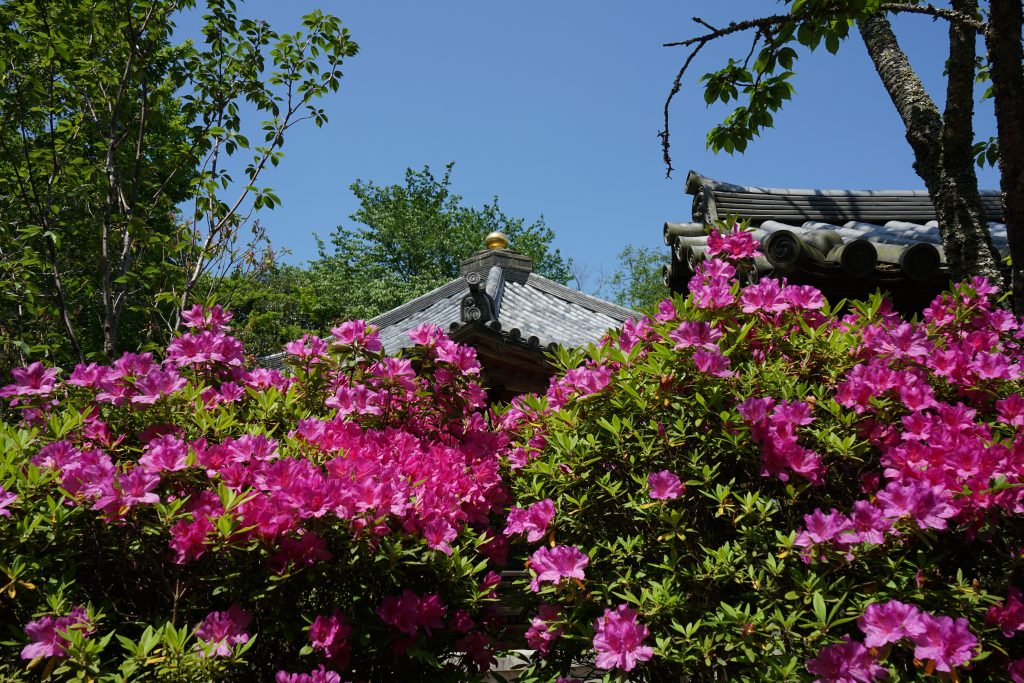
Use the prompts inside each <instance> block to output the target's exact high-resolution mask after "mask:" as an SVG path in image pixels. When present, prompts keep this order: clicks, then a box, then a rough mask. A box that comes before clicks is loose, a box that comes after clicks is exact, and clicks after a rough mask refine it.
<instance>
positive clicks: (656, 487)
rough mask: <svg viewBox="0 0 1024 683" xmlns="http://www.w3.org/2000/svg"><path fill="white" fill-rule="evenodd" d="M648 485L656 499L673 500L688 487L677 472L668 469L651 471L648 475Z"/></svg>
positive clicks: (652, 496)
mask: <svg viewBox="0 0 1024 683" xmlns="http://www.w3.org/2000/svg"><path fill="white" fill-rule="evenodd" d="M647 486H648V487H649V489H650V495H651V498H653V499H655V500H672V499H673V498H678V497H679V496H680V495H681V494H682V493H683V491H685V490H686V487H685V486H683V483H682V482H681V481H679V477H677V476H676V475H675V473H673V472H670V471H668V470H662V471H661V472H651V473H650V474H649V475H647Z"/></svg>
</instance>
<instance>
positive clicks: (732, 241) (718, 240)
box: [708, 225, 761, 260]
mask: <svg viewBox="0 0 1024 683" xmlns="http://www.w3.org/2000/svg"><path fill="white" fill-rule="evenodd" d="M758 247H760V244H759V243H758V241H757V240H755V239H754V235H753V233H750V232H747V231H746V230H743V229H742V228H740V226H739V225H733V226H732V230H731V231H730V232H727V233H726V234H724V235H723V234H722V233H721V232H720V231H719V230H718V229H716V228H712V229H711V232H710V233H709V234H708V256H719V255H721V256H724V257H726V258H729V259H733V260H739V259H751V258H754V257H755V256H760V255H761V250H760V249H759V248H758Z"/></svg>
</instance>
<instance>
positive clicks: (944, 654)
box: [913, 613, 978, 671]
mask: <svg viewBox="0 0 1024 683" xmlns="http://www.w3.org/2000/svg"><path fill="white" fill-rule="evenodd" d="M921 622H922V624H923V627H922V629H921V631H920V632H919V633H918V634H917V635H915V636H913V638H914V645H915V646H916V647H915V648H914V657H915V658H917V659H920V660H922V661H923V660H926V659H930V660H932V661H934V662H935V668H936V669H938V670H939V671H949V670H951V669H952V668H953V667H954V666H960V665H961V664H966V663H967V662H968V661H970V659H971V657H973V656H974V649H975V648H977V647H978V639H977V638H976V637H975V636H974V634H973V633H971V630H970V628H969V625H968V623H967V620H966V619H964V618H963V617H960V618H959V619H956V620H955V621H954V619H953V618H952V617H946V616H932V615H931V614H927V613H923V614H922V615H921Z"/></svg>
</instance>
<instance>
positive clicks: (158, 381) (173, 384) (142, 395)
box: [131, 369, 187, 404]
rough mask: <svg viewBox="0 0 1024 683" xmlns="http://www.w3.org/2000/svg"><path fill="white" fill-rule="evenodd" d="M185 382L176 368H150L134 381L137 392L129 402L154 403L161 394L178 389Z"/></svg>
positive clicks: (171, 392)
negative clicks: (144, 374) (143, 375)
mask: <svg viewBox="0 0 1024 683" xmlns="http://www.w3.org/2000/svg"><path fill="white" fill-rule="evenodd" d="M186 383H187V380H186V379H185V378H184V377H181V376H180V375H178V371H177V370H174V369H168V370H151V371H150V372H149V373H147V374H146V376H145V377H143V378H142V379H139V380H138V381H136V382H135V390H136V391H137V392H138V393H137V394H136V395H135V396H132V397H131V402H132V403H143V404H151V403H156V402H157V400H158V399H159V398H160V397H161V396H167V395H169V394H173V393H175V392H176V391H180V390H181V389H183V388H184V387H185V384H186Z"/></svg>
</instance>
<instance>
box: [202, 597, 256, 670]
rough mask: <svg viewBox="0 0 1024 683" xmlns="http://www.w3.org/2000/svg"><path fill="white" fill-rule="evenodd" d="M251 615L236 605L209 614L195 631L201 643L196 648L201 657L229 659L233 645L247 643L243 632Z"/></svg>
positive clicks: (246, 637)
mask: <svg viewBox="0 0 1024 683" xmlns="http://www.w3.org/2000/svg"><path fill="white" fill-rule="evenodd" d="M251 621H252V613H250V612H248V611H246V610H244V609H242V608H241V607H239V606H238V605H231V607H229V608H228V609H227V610H226V611H224V612H210V613H209V614H208V615H206V618H205V619H203V623H201V624H200V625H199V628H197V629H196V638H197V639H198V640H199V641H200V642H201V643H202V645H201V646H197V649H198V650H199V654H200V656H202V657H213V656H219V657H230V656H231V654H232V649H233V648H234V646H235V645H242V644H244V643H248V642H249V634H248V633H246V632H245V629H246V628H248V626H249V622H251Z"/></svg>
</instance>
